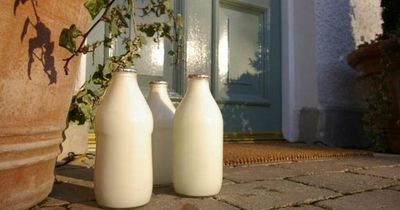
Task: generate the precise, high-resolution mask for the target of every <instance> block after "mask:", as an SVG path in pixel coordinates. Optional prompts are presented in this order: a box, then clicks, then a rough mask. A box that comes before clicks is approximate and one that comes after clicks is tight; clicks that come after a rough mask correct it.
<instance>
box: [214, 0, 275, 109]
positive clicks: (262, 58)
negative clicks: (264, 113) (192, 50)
mask: <svg viewBox="0 0 400 210" xmlns="http://www.w3.org/2000/svg"><path fill="white" fill-rule="evenodd" d="M267 11H268V10H267V9H264V8H262V7H257V6H253V5H248V4H242V3H230V2H229V1H222V2H221V3H220V9H219V40H218V41H219V42H218V50H219V51H218V58H219V60H218V82H219V83H218V93H219V98H220V100H225V101H242V102H243V101H247V102H257V103H267V98H266V90H265V88H266V85H267V84H266V82H267V81H266V76H267V75H266V74H267V65H268V64H267V61H268V59H267V54H266V53H267V43H266V38H267V37H268V32H267V30H266V27H267V25H266V24H267V15H268V13H267Z"/></svg>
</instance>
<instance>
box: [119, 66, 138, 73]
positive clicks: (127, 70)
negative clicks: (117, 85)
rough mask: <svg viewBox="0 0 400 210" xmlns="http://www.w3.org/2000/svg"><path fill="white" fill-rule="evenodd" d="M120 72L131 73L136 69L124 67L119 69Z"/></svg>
mask: <svg viewBox="0 0 400 210" xmlns="http://www.w3.org/2000/svg"><path fill="white" fill-rule="evenodd" d="M120 71H121V72H132V73H136V69H134V68H132V67H125V68H124V69H122V70H120Z"/></svg>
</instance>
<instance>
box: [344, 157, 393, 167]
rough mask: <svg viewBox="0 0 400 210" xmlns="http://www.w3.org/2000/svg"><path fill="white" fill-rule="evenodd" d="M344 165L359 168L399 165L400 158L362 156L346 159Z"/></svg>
mask: <svg viewBox="0 0 400 210" xmlns="http://www.w3.org/2000/svg"><path fill="white" fill-rule="evenodd" d="M342 164H345V165H346V166H352V167H357V168H371V167H378V166H389V165H399V164H400V156H378V157H374V156H371V157H369V156H362V157H352V158H344V159H343V161H342Z"/></svg>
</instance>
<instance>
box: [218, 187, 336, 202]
mask: <svg viewBox="0 0 400 210" xmlns="http://www.w3.org/2000/svg"><path fill="white" fill-rule="evenodd" d="M336 195H337V193H335V192H332V191H329V190H325V189H320V188H316V187H310V186H306V185H303V184H298V183H294V182H290V181H286V180H267V181H261V182H251V183H245V184H234V185H225V186H224V187H223V188H222V190H221V192H220V194H219V195H217V196H216V198H217V199H219V200H224V201H226V202H228V203H230V204H233V205H234V206H238V207H241V208H244V209H268V208H276V207H285V206H292V205H295V204H303V203H310V202H312V201H317V200H320V199H323V198H327V197H331V196H336Z"/></svg>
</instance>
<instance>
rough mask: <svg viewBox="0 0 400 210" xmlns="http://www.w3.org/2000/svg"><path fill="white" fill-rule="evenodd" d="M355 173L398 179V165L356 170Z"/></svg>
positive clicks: (399, 177) (399, 169) (399, 173)
mask: <svg viewBox="0 0 400 210" xmlns="http://www.w3.org/2000/svg"><path fill="white" fill-rule="evenodd" d="M356 172H357V173H361V174H367V175H373V176H379V177H386V178H391V179H398V180H400V166H395V167H390V166H388V167H379V168H369V169H362V170H357V171H356Z"/></svg>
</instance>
